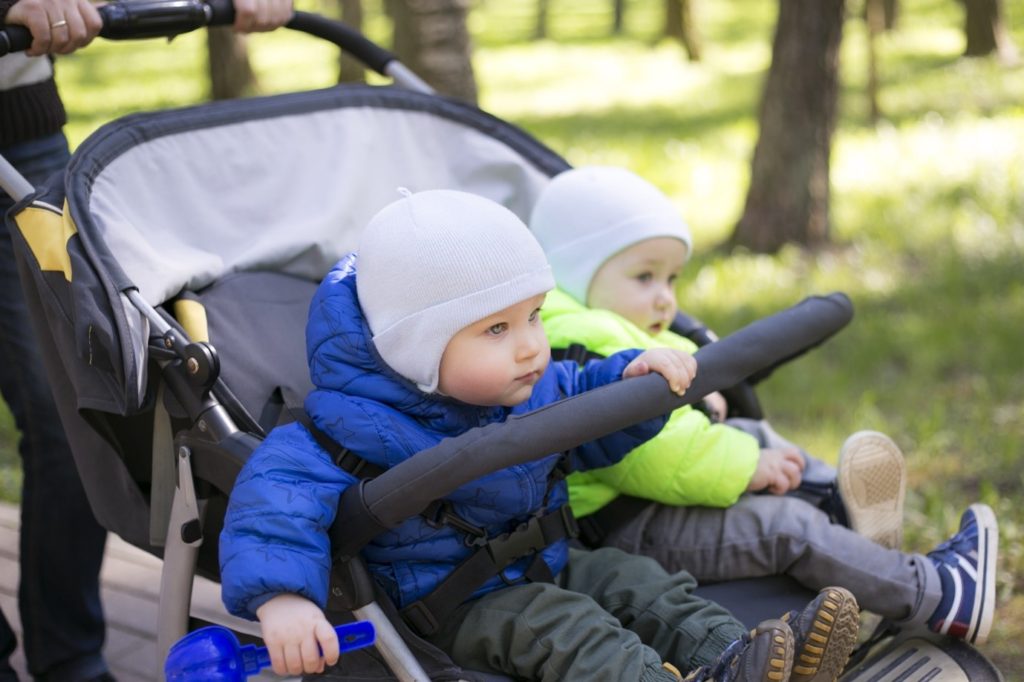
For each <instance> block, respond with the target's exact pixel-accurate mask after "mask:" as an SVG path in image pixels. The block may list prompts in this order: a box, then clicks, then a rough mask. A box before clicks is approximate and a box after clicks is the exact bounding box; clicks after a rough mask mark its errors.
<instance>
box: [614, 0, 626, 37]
mask: <svg viewBox="0 0 1024 682" xmlns="http://www.w3.org/2000/svg"><path fill="white" fill-rule="evenodd" d="M625 18H626V0H612V35H613V36H618V35H622V28H623V24H624V22H625Z"/></svg>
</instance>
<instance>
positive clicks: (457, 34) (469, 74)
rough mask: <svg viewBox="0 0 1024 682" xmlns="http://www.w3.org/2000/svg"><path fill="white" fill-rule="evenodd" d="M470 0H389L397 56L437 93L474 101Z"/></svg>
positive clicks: (475, 96) (474, 86) (475, 91)
mask: <svg viewBox="0 0 1024 682" xmlns="http://www.w3.org/2000/svg"><path fill="white" fill-rule="evenodd" d="M469 4H470V3H469V0H392V1H391V2H389V3H388V7H389V9H390V12H391V16H392V19H393V20H394V24H395V38H394V50H395V54H396V55H398V58H399V59H400V60H401V61H402V62H404V63H405V65H406V66H408V67H409V68H410V69H412V70H413V71H414V72H416V74H417V75H419V76H420V77H421V78H422V79H423V80H425V81H426V82H427V83H429V84H430V85H431V86H432V87H433V88H434V89H436V90H437V91H438V92H439V93H441V94H444V95H450V96H452V97H458V98H459V99H463V100H466V101H467V102H472V103H474V104H475V103H476V100H477V87H476V78H475V76H474V75H473V63H472V60H471V56H470V55H471V53H472V43H471V41H470V38H469V30H468V28H467V27H466V15H467V14H468V12H469Z"/></svg>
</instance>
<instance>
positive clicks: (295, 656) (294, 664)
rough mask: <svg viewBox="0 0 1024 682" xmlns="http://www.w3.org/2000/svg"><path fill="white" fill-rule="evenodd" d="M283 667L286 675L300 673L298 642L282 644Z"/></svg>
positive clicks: (300, 661) (300, 658)
mask: <svg viewBox="0 0 1024 682" xmlns="http://www.w3.org/2000/svg"><path fill="white" fill-rule="evenodd" d="M284 669H285V673H287V674H288V675H300V674H302V650H301V648H300V647H299V643H298V642H288V643H287V644H285V645H284Z"/></svg>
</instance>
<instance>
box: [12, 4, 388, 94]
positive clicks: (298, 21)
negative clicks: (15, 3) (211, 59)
mask: <svg viewBox="0 0 1024 682" xmlns="http://www.w3.org/2000/svg"><path fill="white" fill-rule="evenodd" d="M98 10H99V13H100V18H101V19H102V20H103V28H102V29H100V36H101V37H103V38H107V39H109V40H136V39H143V38H173V37H175V36H178V35H181V34H183V33H188V32H190V31H194V30H196V29H197V28H203V27H205V26H228V25H230V24H232V23H233V22H234V20H235V7H234V4H233V2H232V0H207V1H206V2H204V1H203V0H127V1H121V0H118V1H115V2H110V3H108V4H106V5H103V6H102V7H99V8H98ZM285 26H286V27H287V28H291V29H294V30H297V31H302V32H303V33H308V34H310V35H313V36H316V37H318V38H322V39H324V40H327V41H330V42H332V43H334V44H335V45H337V46H338V47H339V48H341V49H342V50H344V51H345V52H347V53H349V54H351V55H352V56H354V57H355V58H356V59H358V60H359V61H361V62H362V63H363V64H365V65H366V66H367V67H369V68H371V69H373V70H374V71H376V72H377V73H379V74H381V75H385V76H387V75H391V74H390V73H389V71H388V67H389V66H390V65H391V64H392V63H393V62H395V61H396V58H395V56H394V55H393V54H392V53H391V52H388V51H387V50H385V49H384V48H382V47H380V46H379V45H377V44H376V43H374V42H372V41H371V40H369V39H368V38H366V36H364V35H363V34H362V33H360V32H359V31H356V30H355V29H353V28H351V27H349V26H346V25H345V24H343V23H341V22H340V21H334V20H332V19H327V18H326V17H322V16H319V15H317V14H311V13H309V12H295V14H294V15H293V16H292V19H291V20H290V21H289V22H288V23H287V24H286V25H285ZM31 45H32V34H31V33H30V32H29V30H28V29H27V28H25V27H24V26H15V25H8V26H2V27H0V57H2V56H4V55H6V54H9V53H11V52H21V51H23V50H27V49H28V48H29V46H31Z"/></svg>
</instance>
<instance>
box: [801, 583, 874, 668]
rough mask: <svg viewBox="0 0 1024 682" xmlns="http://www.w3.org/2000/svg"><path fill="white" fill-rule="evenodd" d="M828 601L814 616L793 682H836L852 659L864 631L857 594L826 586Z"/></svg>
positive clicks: (826, 598) (826, 599)
mask: <svg viewBox="0 0 1024 682" xmlns="http://www.w3.org/2000/svg"><path fill="white" fill-rule="evenodd" d="M825 591H826V592H827V594H826V597H825V599H823V600H822V602H821V606H820V607H819V608H818V612H817V613H815V614H814V624H813V626H812V628H811V631H810V633H809V634H808V636H807V641H805V642H804V645H803V646H802V647H800V648H799V649H798V650H797V651H796V652H795V654H794V656H793V672H792V674H791V675H790V677H789V679H790V680H791V681H792V682H835V680H836V679H838V678H839V675H840V674H841V673H842V672H843V669H844V668H845V667H846V663H847V661H849V660H850V653H851V652H852V651H853V648H854V647H855V646H856V645H857V633H858V632H859V631H860V609H859V608H858V607H857V600H856V599H855V598H854V596H853V594H852V593H851V592H850V591H849V590H846V589H844V588H842V587H826V588H825Z"/></svg>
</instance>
